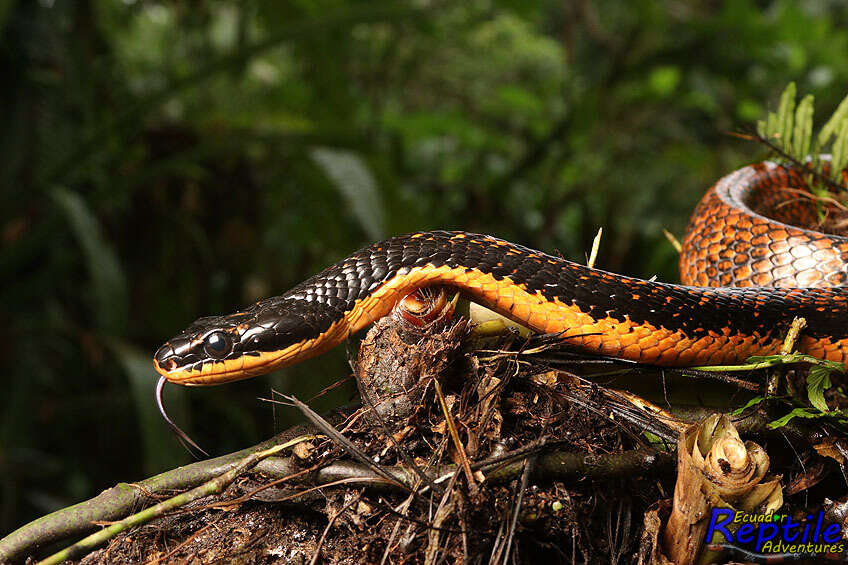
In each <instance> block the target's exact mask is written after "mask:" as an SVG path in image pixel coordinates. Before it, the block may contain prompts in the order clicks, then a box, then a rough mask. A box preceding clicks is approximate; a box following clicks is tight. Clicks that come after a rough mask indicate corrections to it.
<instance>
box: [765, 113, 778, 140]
mask: <svg viewBox="0 0 848 565" xmlns="http://www.w3.org/2000/svg"><path fill="white" fill-rule="evenodd" d="M779 131H780V126H779V123H778V120H777V114H775V113H774V112H769V113H768V117H767V118H766V137H768V138H770V139H771V138H773V137H774V136H775V135H777V134H778V132H779Z"/></svg>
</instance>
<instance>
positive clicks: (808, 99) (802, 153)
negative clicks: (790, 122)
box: [792, 94, 814, 163]
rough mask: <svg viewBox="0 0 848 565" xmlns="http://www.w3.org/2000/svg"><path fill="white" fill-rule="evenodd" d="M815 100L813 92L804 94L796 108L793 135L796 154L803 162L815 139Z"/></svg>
mask: <svg viewBox="0 0 848 565" xmlns="http://www.w3.org/2000/svg"><path fill="white" fill-rule="evenodd" d="M813 101H814V97H813V95H812V94H808V95H806V96H804V98H803V99H802V100H801V103H800V104H798V108H797V109H796V110H795V133H794V135H793V136H792V147H793V150H794V153H793V154H794V156H795V158H796V159H797V160H799V161H801V162H802V163H803V162H804V161H805V160H806V158H807V155H809V153H810V144H811V143H812V140H813Z"/></svg>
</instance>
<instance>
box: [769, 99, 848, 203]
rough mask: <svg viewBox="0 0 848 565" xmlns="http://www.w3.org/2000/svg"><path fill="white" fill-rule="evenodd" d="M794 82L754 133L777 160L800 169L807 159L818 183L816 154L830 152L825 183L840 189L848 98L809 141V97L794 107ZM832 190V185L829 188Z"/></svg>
mask: <svg viewBox="0 0 848 565" xmlns="http://www.w3.org/2000/svg"><path fill="white" fill-rule="evenodd" d="M795 98H796V88H795V83H794V82H790V83H789V85H788V86H787V87H786V89H785V90H784V91H783V94H781V96H780V104H779V105H778V107H777V111H776V112H768V114H767V115H766V119H764V120H760V121H758V122H757V134H758V138H759V140H760V141H762V142H764V143H765V144H766V145H767V146H768V147H769V148H770V149H772V151H773V152H774V153H777V154H778V156H779V157H781V158H784V159H786V160H788V161H791V162H793V164H795V165H799V166H804V164H805V163H807V160H808V159H809V160H810V168H811V171H812V172H813V173H816V176H817V177H818V178H819V180H823V179H822V177H823V176H824V175H823V171H822V167H821V159H820V155H821V154H822V153H826V152H827V151H828V150H829V151H830V153H831V158H830V163H831V166H830V175H829V176H828V177H827V180H829V181H831V182H828V183H826V184H828V185H831V183H833V184H836V185H839V186H840V187H842V186H843V184H842V170H843V169H844V168H845V166H846V165H848V96H846V97H845V99H843V100H842V102H841V103H840V104H839V106H838V107H837V108H836V111H835V112H834V113H833V115H832V116H831V117H830V119H829V120H828V121H827V123H825V125H824V127H822V128H821V130H820V131H819V132H818V135H817V136H815V142H813V103H814V97H813V95H812V94H807V95H806V96H804V98H802V99H801V102H800V103H798V104H797V105H796V103H795V102H796V100H795ZM831 187H833V185H831Z"/></svg>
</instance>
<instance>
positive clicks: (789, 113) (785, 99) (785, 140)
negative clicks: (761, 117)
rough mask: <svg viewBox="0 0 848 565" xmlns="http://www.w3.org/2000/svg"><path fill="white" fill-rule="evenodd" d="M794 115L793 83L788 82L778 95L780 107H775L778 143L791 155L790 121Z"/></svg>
mask: <svg viewBox="0 0 848 565" xmlns="http://www.w3.org/2000/svg"><path fill="white" fill-rule="evenodd" d="M794 113H795V83H794V82H790V83H789V84H788V85H787V86H786V89H785V90H784V91H783V94H781V95H780V106H778V107H777V128H778V129H777V132H776V134H777V136H778V143H779V144H780V146H781V147H783V149H784V150H785V151H787V152H789V153H791V147H792V119H793V117H794Z"/></svg>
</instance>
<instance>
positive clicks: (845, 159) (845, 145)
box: [830, 119, 848, 182]
mask: <svg viewBox="0 0 848 565" xmlns="http://www.w3.org/2000/svg"><path fill="white" fill-rule="evenodd" d="M846 163H848V119H845V120H844V121H843V122H842V127H841V128H840V129H839V135H838V136H837V137H836V141H834V142H833V155H832V156H831V160H830V176H831V178H833V180H835V181H836V182H839V181H841V180H842V169H844V168H845V165H846Z"/></svg>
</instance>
